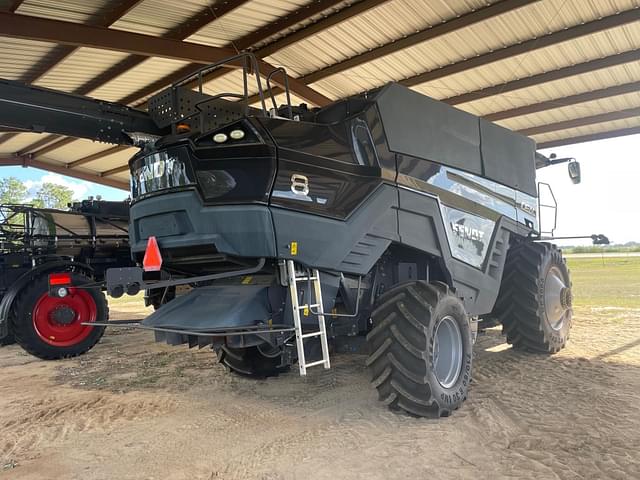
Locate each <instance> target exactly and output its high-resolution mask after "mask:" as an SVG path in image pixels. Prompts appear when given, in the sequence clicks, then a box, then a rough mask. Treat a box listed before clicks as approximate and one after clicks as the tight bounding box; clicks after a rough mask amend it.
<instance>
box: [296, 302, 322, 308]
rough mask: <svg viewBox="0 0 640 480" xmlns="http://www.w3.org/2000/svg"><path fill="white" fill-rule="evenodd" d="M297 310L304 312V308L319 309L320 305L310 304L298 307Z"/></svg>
mask: <svg viewBox="0 0 640 480" xmlns="http://www.w3.org/2000/svg"><path fill="white" fill-rule="evenodd" d="M298 308H299V309H300V310H304V309H306V308H320V304H319V303H312V304H311V305H300V306H299V307H298Z"/></svg>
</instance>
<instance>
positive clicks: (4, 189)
mask: <svg viewBox="0 0 640 480" xmlns="http://www.w3.org/2000/svg"><path fill="white" fill-rule="evenodd" d="M26 197H27V187H25V185H24V183H22V182H21V181H20V180H18V179H17V178H16V177H7V178H3V179H2V180H0V203H23V202H24V201H25V198H26Z"/></svg>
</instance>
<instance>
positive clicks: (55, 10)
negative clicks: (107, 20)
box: [16, 0, 109, 23]
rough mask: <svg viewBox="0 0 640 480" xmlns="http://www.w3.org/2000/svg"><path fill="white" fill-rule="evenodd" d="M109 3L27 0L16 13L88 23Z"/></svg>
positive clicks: (97, 0) (99, 1) (103, 1)
mask: <svg viewBox="0 0 640 480" xmlns="http://www.w3.org/2000/svg"><path fill="white" fill-rule="evenodd" d="M108 4H109V0H65V1H64V2H52V1H51V0H26V1H25V2H23V3H22V4H21V5H20V7H19V8H18V10H16V13H21V14H24V15H31V16H33V17H44V18H50V19H52V20H62V21H65V22H73V23H87V21H88V20H89V19H90V18H91V16H92V15H94V14H95V13H96V12H97V11H98V10H100V9H102V8H104V7H105V6H106V5H108Z"/></svg>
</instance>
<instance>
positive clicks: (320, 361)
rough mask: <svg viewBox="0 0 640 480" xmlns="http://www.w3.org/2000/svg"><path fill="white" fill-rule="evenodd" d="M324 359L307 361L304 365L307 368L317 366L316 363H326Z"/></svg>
mask: <svg viewBox="0 0 640 480" xmlns="http://www.w3.org/2000/svg"><path fill="white" fill-rule="evenodd" d="M324 362H325V361H324V360H318V361H317V362H311V363H306V364H305V365H304V367H305V368H309V367H315V366H316V365H324Z"/></svg>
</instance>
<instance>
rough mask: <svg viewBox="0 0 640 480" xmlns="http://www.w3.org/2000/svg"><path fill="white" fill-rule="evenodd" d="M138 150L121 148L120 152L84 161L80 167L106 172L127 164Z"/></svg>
mask: <svg viewBox="0 0 640 480" xmlns="http://www.w3.org/2000/svg"><path fill="white" fill-rule="evenodd" d="M138 151H139V149H138V148H134V147H132V148H128V149H126V150H122V151H121V152H117V153H113V154H111V155H107V156H105V157H102V158H99V159H98V160H95V161H93V162H90V163H85V164H84V165H82V168H84V169H87V170H91V171H94V172H106V171H107V170H111V169H112V168H117V167H121V166H123V165H127V163H128V162H129V160H130V159H131V157H133V156H134V155H135V154H136V152H138ZM125 173H126V172H125ZM127 177H128V175H127ZM109 178H111V177H109Z"/></svg>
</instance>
